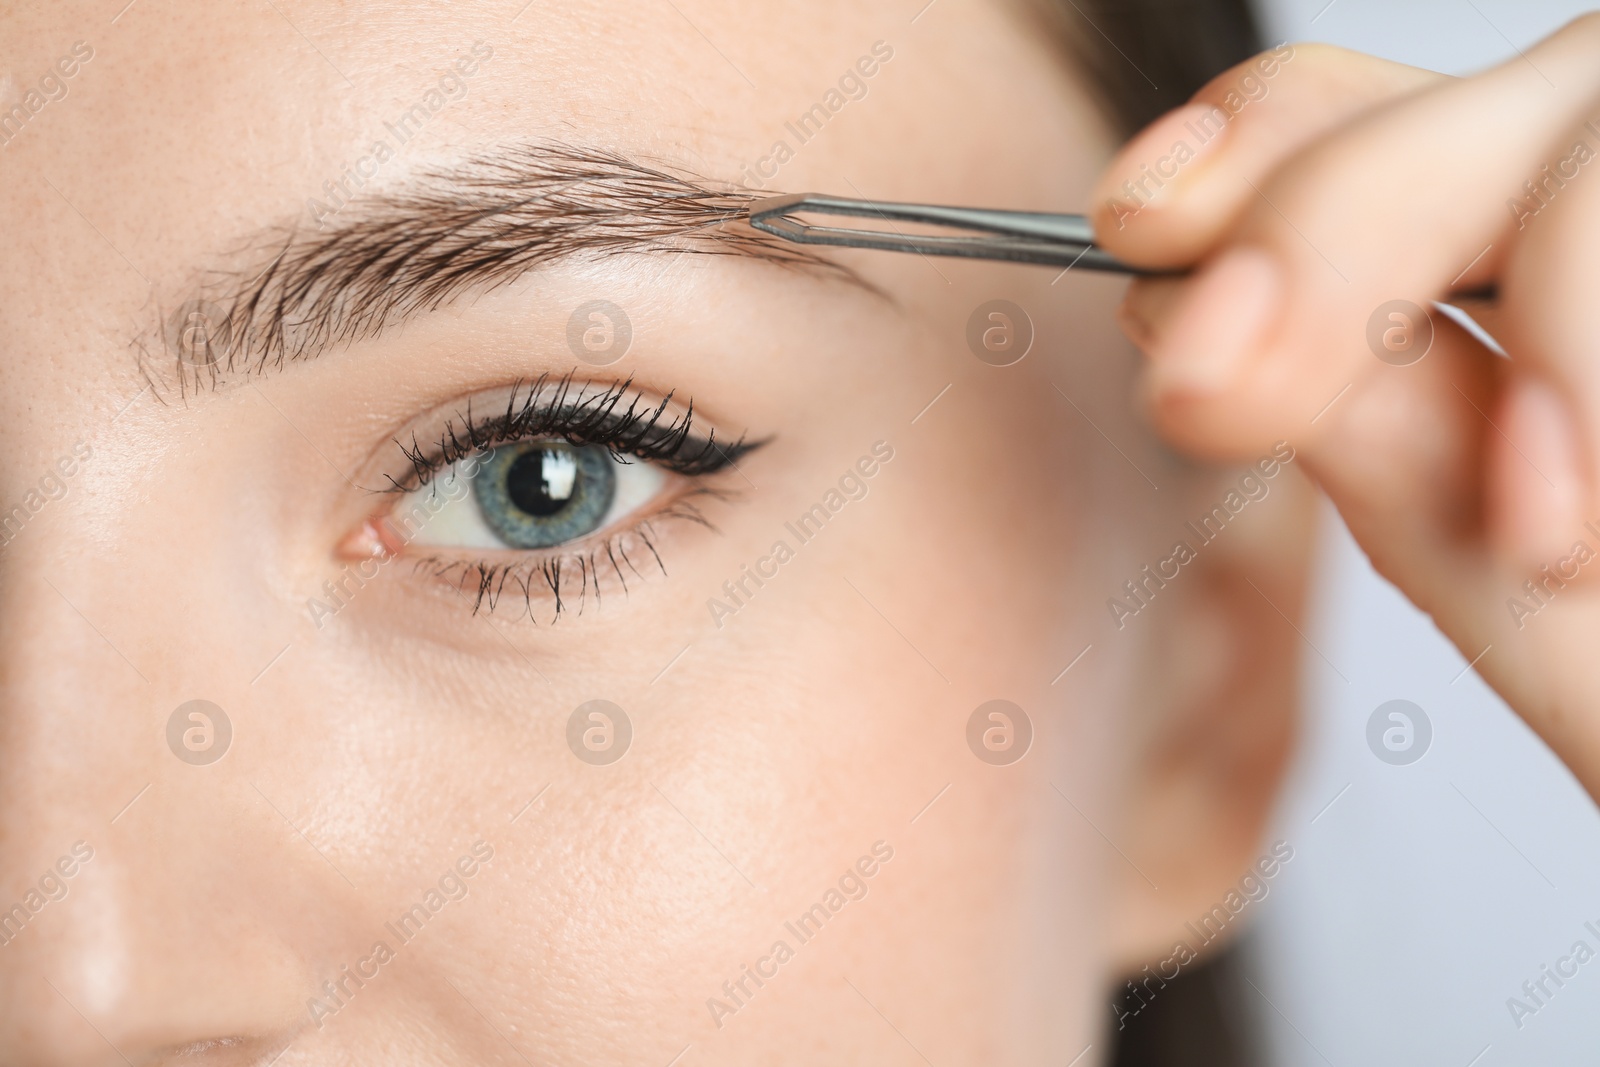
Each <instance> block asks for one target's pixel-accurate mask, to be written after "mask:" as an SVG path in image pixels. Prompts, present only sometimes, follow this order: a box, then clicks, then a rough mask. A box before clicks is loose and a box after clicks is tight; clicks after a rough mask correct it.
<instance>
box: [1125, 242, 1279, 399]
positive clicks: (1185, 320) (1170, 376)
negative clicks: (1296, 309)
mask: <svg viewBox="0 0 1600 1067" xmlns="http://www.w3.org/2000/svg"><path fill="white" fill-rule="evenodd" d="M1283 292H1284V282H1283V271H1282V270H1281V269H1280V268H1279V266H1278V263H1277V261H1276V260H1275V259H1274V258H1273V257H1272V256H1270V255H1269V254H1267V253H1266V252H1264V251H1262V250H1261V249H1257V248H1234V249H1230V250H1229V251H1227V252H1224V253H1223V254H1222V255H1221V256H1220V257H1219V258H1218V259H1217V260H1216V261H1215V262H1214V263H1212V264H1211V265H1210V266H1208V267H1206V268H1205V269H1204V270H1203V271H1202V273H1201V274H1200V276H1199V277H1198V278H1196V279H1195V280H1194V281H1192V282H1190V284H1189V291H1188V292H1187V293H1186V294H1184V297H1183V299H1182V301H1181V302H1180V303H1179V304H1178V306H1177V308H1176V309H1175V310H1174V311H1173V313H1172V315H1171V317H1170V318H1169V319H1168V321H1167V322H1165V323H1162V324H1160V325H1158V326H1157V327H1156V330H1155V332H1156V334H1157V340H1156V342H1155V344H1154V345H1152V346H1151V347H1150V348H1149V349H1148V351H1149V355H1150V361H1151V368H1150V386H1151V388H1152V389H1153V390H1154V391H1155V392H1156V393H1173V392H1185V393H1216V392H1220V391H1222V390H1224V389H1226V388H1227V387H1228V386H1229V385H1231V384H1232V383H1233V380H1234V379H1235V378H1236V377H1237V376H1238V374H1239V371H1240V369H1241V368H1242V367H1243V366H1244V364H1245V363H1246V361H1247V360H1249V359H1250V357H1251V356H1252V355H1254V354H1255V353H1256V351H1257V349H1258V348H1259V346H1260V343H1261V339H1262V337H1263V336H1264V335H1265V334H1266V332H1267V328H1268V326H1270V325H1271V324H1272V323H1273V322H1274V321H1275V320H1276V318H1277V314H1278V307H1279V304H1280V302H1281V300H1282V298H1283Z"/></svg>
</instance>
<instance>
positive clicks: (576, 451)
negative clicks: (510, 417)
mask: <svg viewBox="0 0 1600 1067" xmlns="http://www.w3.org/2000/svg"><path fill="white" fill-rule="evenodd" d="M614 464H615V460H613V459H612V458H611V453H610V452H609V451H608V450H606V449H604V448H600V447H597V446H595V445H572V444H568V443H567V442H565V441H527V442H523V443H519V444H512V445H503V446H502V447H500V448H497V449H495V450H494V451H493V452H491V453H490V454H489V457H488V458H487V459H486V460H484V462H483V465H482V467H480V468H479V470H478V473H477V475H476V477H474V478H473V479H472V495H473V497H474V498H475V499H476V500H477V502H478V510H479V512H480V513H481V514H482V515H483V520H484V522H485V523H487V524H488V526H489V529H490V530H492V531H493V532H494V534H495V536H496V537H498V538H500V539H501V540H502V541H504V542H505V543H506V544H508V545H510V546H511V547H512V548H549V547H550V546H552V545H559V544H562V543H564V542H567V541H575V540H577V539H578V538H580V537H583V536H585V535H586V534H591V533H593V532H594V531H595V530H597V529H599V527H600V524H601V522H602V521H604V519H605V517H606V514H607V513H608V512H609V511H610V510H611V504H612V501H613V500H614V499H615V498H616V495H617V476H616V468H615V465H614Z"/></svg>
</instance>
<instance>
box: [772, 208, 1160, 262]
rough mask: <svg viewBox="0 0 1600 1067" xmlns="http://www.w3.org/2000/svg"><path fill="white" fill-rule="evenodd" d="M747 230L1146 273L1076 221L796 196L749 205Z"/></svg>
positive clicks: (1082, 220)
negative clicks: (814, 218)
mask: <svg viewBox="0 0 1600 1067" xmlns="http://www.w3.org/2000/svg"><path fill="white" fill-rule="evenodd" d="M802 213H805V214H811V215H848V216H854V217H856V218H869V219H878V220H881V221H882V222H885V223H887V224H889V229H887V230H881V229H880V230H866V229H852V228H848V227H844V226H814V225H810V224H808V223H804V222H800V221H798V220H797V219H795V218H794V217H793V216H795V215H798V214H802ZM895 222H914V223H923V224H932V225H935V226H945V227H948V228H951V229H956V230H970V231H975V233H973V234H971V235H967V236H959V235H929V234H906V233H902V232H901V231H899V230H897V229H895V228H894V223H895ZM750 225H751V226H754V227H755V228H756V229H758V230H760V231H761V232H763V233H770V234H772V235H773V236H774V237H782V238H783V239H784V240H787V241H794V242H796V243H798V244H808V245H842V246H844V247H847V248H877V249H882V250H884V251H888V252H918V253H921V254H922V255H926V256H966V257H968V258H971V259H997V260H1007V261H1010V262H1013V263H1040V264H1046V265H1049V266H1053V267H1066V268H1068V269H1073V268H1076V269H1079V270H1092V271H1106V272H1111V273H1116V274H1147V273H1151V272H1149V271H1145V270H1142V269H1140V268H1138V267H1133V266H1129V265H1128V264H1126V263H1123V262H1122V261H1120V260H1118V259H1116V258H1114V257H1113V256H1111V255H1110V254H1109V253H1107V252H1106V251H1105V250H1103V249H1102V248H1100V247H1099V246H1098V245H1096V244H1095V243H1094V228H1093V227H1092V226H1091V225H1090V224H1089V220H1088V218H1087V217H1085V216H1083V215H1052V214H1047V213H1044V212H1038V211H993V210H985V209H982V208H964V207H939V206H937V205H934V204H895V203H888V202H885V201H880V200H851V199H847V198H845V197H839V196H823V195H821V194H818V193H795V194H792V195H789V196H774V197H769V198H767V199H765V200H757V201H755V202H754V203H752V204H751V205H750Z"/></svg>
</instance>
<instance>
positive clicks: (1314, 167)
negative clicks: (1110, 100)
mask: <svg viewBox="0 0 1600 1067" xmlns="http://www.w3.org/2000/svg"><path fill="white" fill-rule="evenodd" d="M1196 101H1197V102H1198V105H1196V104H1191V105H1189V106H1188V107H1186V108H1183V109H1180V110H1179V111H1177V112H1174V113H1172V114H1171V115H1168V116H1166V117H1165V118H1163V119H1161V120H1159V121H1158V122H1157V123H1156V124H1155V125H1154V126H1152V127H1151V128H1150V130H1148V131H1146V132H1145V133H1144V134H1142V135H1140V137H1138V138H1137V139H1135V140H1134V141H1133V142H1132V143H1131V144H1130V145H1129V146H1128V147H1127V148H1126V149H1124V150H1123V152H1122V153H1121V154H1120V155H1119V156H1118V158H1117V159H1116V160H1115V161H1114V162H1113V163H1112V165H1111V167H1110V168H1109V169H1108V171H1107V173H1106V176H1105V177H1104V178H1102V180H1101V182H1100V184H1099V187H1098V189H1097V193H1096V200H1095V216H1094V217H1095V222H1096V229H1097V233H1098V235H1099V238H1100V241H1101V243H1102V244H1103V245H1104V246H1105V247H1106V248H1107V249H1109V250H1110V251H1111V252H1112V253H1113V254H1115V255H1118V256H1120V257H1122V258H1124V259H1126V260H1128V261H1130V262H1133V263H1136V264H1141V265H1144V266H1149V267H1164V268H1192V273H1191V274H1190V275H1188V276H1186V277H1181V278H1180V277H1173V278H1154V279H1145V280H1141V281H1138V282H1136V283H1135V284H1134V285H1133V286H1132V288H1131V289H1130V291H1129V295H1128V299H1127V302H1126V304H1125V305H1124V308H1123V318H1124V325H1125V328H1126V329H1127V330H1128V332H1129V334H1130V336H1132V337H1133V339H1134V340H1135V342H1136V343H1138V344H1139V345H1140V347H1141V348H1143V349H1144V351H1145V352H1146V353H1147V355H1148V356H1149V360H1150V362H1149V364H1148V366H1147V369H1146V373H1145V382H1144V388H1145V396H1146V400H1147V402H1148V405H1149V408H1150V411H1151V413H1152V417H1153V419H1154V421H1155V422H1156V424H1157V426H1158V427H1159V428H1160V429H1161V431H1162V432H1163V434H1164V435H1165V436H1167V437H1168V438H1169V439H1170V440H1172V441H1173V442H1174V443H1176V444H1178V445H1179V446H1180V447H1184V448H1186V449H1188V450H1190V451H1193V452H1196V453H1199V454H1201V455H1204V456H1206V457H1209V458H1213V459H1245V458H1248V457H1250V456H1253V455H1255V454H1257V453H1258V452H1259V451H1261V450H1262V449H1264V448H1267V447H1270V445H1271V443H1272V442H1273V441H1276V440H1279V439H1283V440H1287V441H1289V442H1290V443H1291V444H1293V445H1294V446H1295V448H1296V449H1297V451H1298V453H1299V457H1300V460H1301V462H1302V463H1303V464H1304V467H1305V468H1306V469H1307V471H1308V472H1309V473H1311V475H1312V476H1313V477H1314V478H1315V479H1316V480H1317V481H1318V482H1319V483H1320V484H1321V486H1322V487H1323V489H1324V490H1325V491H1326V492H1327V493H1328V495H1329V496H1330V497H1331V498H1332V500H1333V502H1334V503H1335V504H1336V505H1337V506H1338V508H1339V510H1340V512H1341V514H1342V515H1343V516H1344V518H1345V521H1346V522H1347V523H1348V525H1349V527H1350V529H1351V531H1352V533H1353V534H1354V535H1355V537H1356V539H1357V541H1358V542H1359V543H1360V544H1361V546H1362V548H1363V549H1364V550H1365V551H1366V552H1367V554H1368V555H1369V556H1370V558H1371V559H1372V562H1373V564H1374V566H1375V567H1376V568H1377V569H1378V571H1379V572H1380V573H1382V574H1383V575H1384V576H1385V577H1387V578H1388V579H1389V580H1390V581H1392V582H1394V583H1395V584H1396V585H1397V586H1399V588H1400V589H1401V590H1403V591H1404V592H1405V594H1406V595H1407V596H1408V597H1410V598H1411V600H1412V601H1413V602H1415V603H1416V604H1417V605H1418V606H1419V607H1421V608H1422V609H1423V610H1425V611H1427V612H1428V613H1429V614H1430V615H1431V616H1432V617H1433V619H1434V621H1435V622H1436V623H1437V624H1438V626H1439V627H1440V629H1441V630H1443V631H1444V633H1445V634H1447V635H1448V636H1449V638H1450V639H1451V640H1452V641H1453V642H1455V644H1456V647H1457V648H1459V649H1460V650H1461V652H1462V654H1463V655H1464V656H1466V657H1467V659H1469V660H1473V659H1476V661H1477V662H1476V669H1477V670H1478V672H1479V673H1480V674H1481V675H1482V676H1483V677H1484V678H1485V679H1486V680H1487V681H1488V682H1489V684H1491V685H1492V686H1494V688H1495V689H1496V690H1498V691H1499V693H1500V694H1501V695H1502V696H1503V697H1504V698H1505V699H1506V700H1507V701H1508V702H1509V703H1510V704H1511V706H1512V707H1513V708H1515V709H1516V710H1517V712H1518V713H1519V714H1521V715H1522V716H1523V717H1524V718H1525V719H1526V720H1527V721H1528V722H1529V723H1530V724H1531V725H1532V726H1533V728H1534V729H1535V730H1536V731H1538V733H1539V734H1540V735H1541V736H1542V737H1543V738H1544V739H1545V740H1546V741H1547V742H1548V743H1549V744H1550V746H1551V747H1552V748H1553V749H1554V750H1555V751H1556V753H1557V754H1558V755H1559V756H1560V757H1561V758H1562V759H1563V760H1565V761H1566V763H1567V764H1568V766H1570V767H1571V768H1572V770H1573V771H1574V772H1575V773H1576V774H1577V776H1578V778H1579V779H1580V780H1581V781H1582V782H1583V783H1584V785H1585V787H1586V788H1587V789H1588V790H1589V793H1590V795H1591V796H1596V797H1600V494H1597V493H1596V480H1597V478H1600V314H1597V313H1596V311H1597V308H1600V17H1594V16H1589V17H1585V18H1583V19H1580V20H1578V21H1576V22H1574V23H1572V24H1570V25H1568V26H1567V27H1565V28H1564V29H1562V30H1561V31H1560V32H1558V33H1556V34H1555V35H1553V36H1552V37H1550V38H1548V39H1547V40H1545V41H1543V42H1542V43H1540V44H1539V45H1538V46H1537V47H1534V48H1531V49H1529V50H1528V51H1527V53H1526V55H1525V56H1520V55H1519V56H1518V57H1517V58H1516V59H1514V60H1511V61H1509V62H1507V63H1505V64H1504V65H1502V66H1500V67H1497V68H1495V69H1493V70H1490V71H1487V72H1485V73H1483V74H1480V75H1477V76H1475V77H1472V78H1466V79H1454V78H1448V77H1445V76H1443V75H1438V74H1431V73H1428V72H1426V71H1421V70H1416V69H1413V68H1409V67H1403V66H1399V65H1396V64H1392V63H1387V62H1384V61H1382V60H1378V59H1374V58H1371V57H1368V56H1363V55H1358V54H1356V53H1351V52H1345V51H1342V50H1339V49H1333V48H1327V47H1323V46H1304V45H1302V46H1295V47H1293V48H1289V47H1284V48H1280V49H1277V50H1274V51H1273V52H1269V53H1264V54H1263V56H1261V57H1258V58H1257V59H1256V60H1252V61H1250V62H1249V63H1246V64H1243V65H1241V66H1239V67H1236V68H1234V70H1232V71H1229V72H1228V73H1226V74H1224V75H1222V76H1221V77H1219V78H1217V79H1216V80H1215V81H1214V82H1213V83H1211V85H1209V86H1208V87H1207V88H1206V89H1204V90H1202V91H1201V92H1200V93H1199V94H1198V95H1197V97H1196ZM1217 108H1220V109H1221V111H1222V114H1224V115H1227V116H1228V117H1227V118H1226V119H1222V118H1219V117H1218V113H1217V111H1216V109H1217ZM1592 120H1593V121H1592ZM1591 121H1592V124H1591ZM1212 130H1219V131H1220V132H1219V133H1216V134H1215V135H1211V136H1207V135H1208V134H1210V132H1211V131H1212ZM1180 145H1181V146H1182V147H1180ZM1146 167H1148V168H1149V169H1148V170H1146V169H1144V168H1146ZM1125 182H1132V184H1131V185H1125V184H1124V183H1125ZM1525 183H1531V184H1525ZM1490 285H1493V286H1496V287H1497V291H1498V299H1497V301H1496V302H1495V303H1494V304H1493V305H1489V304H1483V305H1479V304H1472V305H1470V310H1471V311H1472V313H1473V316H1474V317H1475V318H1476V319H1477V320H1478V322H1480V323H1481V324H1482V325H1483V326H1484V327H1486V328H1487V329H1488V331H1489V332H1490V333H1491V334H1492V335H1493V336H1494V338H1495V339H1497V340H1498V341H1499V342H1500V343H1501V344H1503V345H1504V347H1505V349H1506V351H1508V352H1509V353H1510V359H1509V360H1506V359H1504V358H1502V357H1500V356H1499V355H1496V354H1494V353H1493V352H1492V351H1491V350H1490V349H1489V348H1488V347H1486V346H1485V345H1484V344H1483V343H1482V342H1480V341H1479V340H1477V339H1476V338H1475V337H1474V336H1473V334H1472V333H1471V332H1470V331H1468V330H1467V329H1465V328H1463V327H1462V326H1460V325H1458V324H1457V323H1456V322H1454V321H1452V320H1451V319H1450V318H1449V317H1447V316H1446V315H1445V314H1443V313H1441V312H1440V311H1438V310H1437V309H1436V308H1435V307H1433V306H1432V305H1431V301H1433V300H1435V299H1448V296H1447V294H1449V293H1451V292H1463V291H1468V290H1483V289H1485V288H1486V287H1488V286H1490ZM1395 301H1404V302H1407V304H1409V305H1410V306H1411V309H1410V310H1408V309H1407V306H1406V305H1404V304H1398V305H1397V304H1392V302H1395ZM1386 305H1389V306H1387V307H1386ZM1463 306H1469V305H1465V304H1463ZM1430 329H1431V331H1432V341H1431V347H1430V346H1428V345H1427V343H1426V342H1427V337H1428V335H1429V330H1430ZM1423 353H1425V355H1424V354H1423ZM1419 356H1420V358H1418V357H1419ZM1412 360H1415V362H1411V361H1412ZM1525 583H1527V584H1525ZM1485 649H1487V651H1485ZM1480 654H1481V658H1478V657H1479V656H1480Z"/></svg>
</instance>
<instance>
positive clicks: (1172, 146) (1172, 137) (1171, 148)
mask: <svg viewBox="0 0 1600 1067" xmlns="http://www.w3.org/2000/svg"><path fill="white" fill-rule="evenodd" d="M1227 130H1228V113H1227V112H1226V111H1223V110H1222V109H1221V108H1219V107H1215V106H1213V105H1211V104H1185V105H1184V106H1183V107H1180V108H1178V109H1177V110H1176V111H1172V112H1169V113H1168V114H1166V115H1163V116H1162V117H1161V118H1159V119H1157V120H1156V121H1155V122H1154V123H1152V124H1151V125H1150V126H1149V127H1148V128H1147V129H1145V130H1144V132H1142V133H1140V134H1139V135H1138V136H1137V137H1135V138H1134V139H1133V140H1132V141H1129V142H1128V143H1127V144H1126V145H1125V146H1123V148H1122V151H1120V152H1118V153H1117V156H1116V159H1114V160H1113V161H1112V163H1111V165H1110V166H1109V167H1107V168H1106V172H1105V174H1104V175H1103V176H1102V177H1101V179H1100V181H1099V183H1098V184H1097V185H1096V186H1095V190H1094V193H1093V194H1092V197H1091V200H1090V203H1092V204H1094V205H1095V220H1096V222H1097V224H1099V225H1101V226H1109V227H1111V228H1114V229H1121V228H1122V227H1124V226H1126V225H1127V224H1128V220H1129V219H1130V218H1132V217H1133V216H1134V215H1137V214H1138V213H1139V212H1140V211H1143V210H1144V209H1145V208H1146V207H1148V206H1149V205H1150V204H1152V203H1155V202H1157V201H1159V200H1160V199H1161V198H1162V196H1163V194H1164V193H1165V192H1167V191H1168V187H1169V186H1171V185H1172V184H1173V183H1175V182H1177V181H1178V180H1179V179H1180V178H1181V177H1182V176H1183V175H1184V174H1185V173H1187V172H1188V171H1189V169H1190V168H1191V167H1193V166H1194V165H1195V164H1196V163H1197V162H1199V161H1200V160H1201V159H1203V158H1205V157H1207V156H1209V155H1211V154H1212V153H1213V152H1215V151H1216V149H1217V147H1218V146H1219V145H1220V144H1221V143H1222V141H1223V137H1224V135H1225V134H1226V133H1227Z"/></svg>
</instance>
